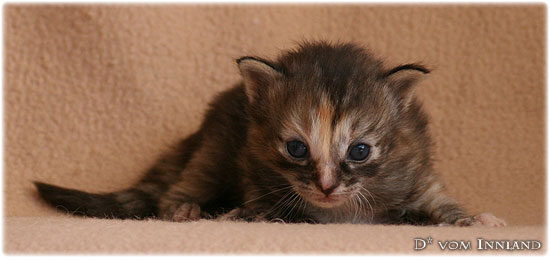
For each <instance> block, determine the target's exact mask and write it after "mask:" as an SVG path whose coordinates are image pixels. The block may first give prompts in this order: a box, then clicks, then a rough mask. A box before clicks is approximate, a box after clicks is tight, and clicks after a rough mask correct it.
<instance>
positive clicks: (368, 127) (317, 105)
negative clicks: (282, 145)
mask: <svg viewBox="0 0 550 258" xmlns="http://www.w3.org/2000/svg"><path fill="white" fill-rule="evenodd" d="M295 103H297V105H295V106H293V107H290V108H289V110H291V112H289V113H288V114H287V116H286V118H285V121H284V123H283V124H284V125H283V128H282V134H283V137H284V138H286V139H287V140H288V139H291V138H301V139H302V140H304V141H306V142H307V143H308V145H309V147H310V151H311V155H312V158H313V159H315V160H317V161H319V162H324V161H327V162H328V160H329V159H333V158H334V157H333V156H334V155H337V156H340V157H341V156H343V155H345V153H346V152H347V148H348V147H349V145H350V144H351V143H353V142H354V141H360V142H365V143H368V144H375V143H376V141H377V140H378V136H377V135H376V134H374V133H372V131H373V126H375V125H376V121H375V120H372V119H369V118H370V116H368V115H366V114H365V112H362V111H361V110H359V109H354V110H346V109H342V108H338V106H337V103H334V102H333V101H331V98H330V97H329V96H328V95H327V94H321V95H319V96H316V99H315V100H313V99H308V98H303V99H302V100H301V101H300V102H299V104H298V102H295ZM373 117H374V116H373Z"/></svg>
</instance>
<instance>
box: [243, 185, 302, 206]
mask: <svg viewBox="0 0 550 258" xmlns="http://www.w3.org/2000/svg"><path fill="white" fill-rule="evenodd" d="M291 187H292V185H289V186H287V187H283V188H280V189H277V190H274V191H271V192H269V193H266V194H264V195H262V196H260V197H257V198H254V199H252V200H248V201H246V202H244V203H243V205H244V204H247V203H250V202H253V201H256V200H258V199H261V198H263V197H265V196H267V195H270V194H274V193H276V192H280V191H282V190H286V189H289V188H291Z"/></svg>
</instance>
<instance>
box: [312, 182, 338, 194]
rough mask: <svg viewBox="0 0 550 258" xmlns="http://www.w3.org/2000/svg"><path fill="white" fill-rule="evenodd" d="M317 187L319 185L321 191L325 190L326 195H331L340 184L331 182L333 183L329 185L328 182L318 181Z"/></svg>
mask: <svg viewBox="0 0 550 258" xmlns="http://www.w3.org/2000/svg"><path fill="white" fill-rule="evenodd" d="M317 187H318V188H319V190H321V192H323V193H324V194H325V195H326V196H329V195H330V194H331V193H332V192H334V189H336V187H338V184H336V183H333V184H331V185H328V184H322V183H317Z"/></svg>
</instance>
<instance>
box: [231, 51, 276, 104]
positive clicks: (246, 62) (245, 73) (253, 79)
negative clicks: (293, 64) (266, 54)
mask: <svg viewBox="0 0 550 258" xmlns="http://www.w3.org/2000/svg"><path fill="white" fill-rule="evenodd" d="M237 65H238V66H239V70H240V71H241V75H242V77H243V82H244V87H245V90H246V95H247V96H248V100H249V101H250V102H251V103H252V101H253V100H254V99H255V98H257V97H258V95H259V93H260V92H261V91H263V90H265V89H266V87H268V86H269V85H270V84H273V83H274V82H275V80H276V79H277V78H278V77H280V76H282V74H281V73H280V72H279V71H277V69H275V68H274V67H273V66H272V65H271V64H269V63H268V62H267V61H265V60H262V59H259V58H256V57H250V56H245V57H241V58H239V59H237Z"/></svg>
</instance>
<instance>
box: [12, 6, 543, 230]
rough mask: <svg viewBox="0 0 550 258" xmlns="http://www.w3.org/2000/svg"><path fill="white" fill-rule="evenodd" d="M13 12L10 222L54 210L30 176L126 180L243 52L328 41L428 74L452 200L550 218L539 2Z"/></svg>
mask: <svg viewBox="0 0 550 258" xmlns="http://www.w3.org/2000/svg"><path fill="white" fill-rule="evenodd" d="M4 15H5V16H4V19H5V20H4V44H5V45H4V46H5V48H4V67H5V70H4V119H5V123H4V126H5V127H4V128H5V138H4V140H5V146H4V155H5V156H4V161H5V162H4V196H5V197H4V198H5V210H4V211H5V215H6V216H38V215H53V214H55V212H54V211H53V210H52V209H48V208H47V207H46V206H45V205H43V204H42V203H40V202H39V201H38V200H37V199H36V198H35V196H34V195H33V191H34V189H33V187H32V185H31V180H41V181H45V182H49V183H54V184H58V185H62V186H67V187H75V188H79V189H83V190H88V191H111V190H116V189H120V188H123V187H126V186H129V185H130V184H131V183H132V182H134V181H135V180H137V179H138V178H139V177H140V175H141V173H142V171H143V170H144V169H146V168H147V167H148V166H149V165H151V164H152V163H153V162H154V160H155V159H156V158H157V157H158V156H159V155H160V154H161V153H162V151H164V150H165V149H166V148H167V147H168V146H169V145H170V144H171V143H174V142H175V141H176V140H177V139H179V138H181V137H184V136H186V135H188V134H190V133H191V132H193V131H194V130H196V129H197V128H198V126H199V123H200V120H201V117H202V115H203V114H204V110H205V107H206V105H207V102H208V101H209V100H210V99H212V97H213V96H214V94H216V93H218V92H220V91H222V90H224V89H227V88H229V87H231V86H232V85H233V84H234V83H235V82H237V81H238V80H239V75H238V71H237V68H236V66H235V63H234V59H235V58H238V57H240V56H242V55H260V56H264V57H274V56H275V55H276V54H277V53H278V52H279V51H280V50H281V49H286V48H289V47H293V46H295V43H294V42H296V41H300V40H302V39H328V40H333V41H337V40H339V41H355V42H359V43H362V44H365V45H368V46H369V47H370V49H371V50H372V51H373V52H375V53H376V54H377V55H378V56H379V57H382V58H384V59H385V60H386V62H387V64H388V65H396V64H401V63H405V62H413V61H421V62H422V63H424V64H426V65H428V66H429V67H431V68H434V72H433V73H432V74H430V75H429V76H428V78H427V79H426V80H425V81H423V82H422V85H421V86H420V87H419V88H418V91H417V92H418V95H419V97H420V99H421V100H422V101H423V102H424V104H425V107H426V109H427V111H428V113H429V114H430V116H431V118H432V124H431V131H432V134H433V136H434V138H435V141H436V143H437V145H436V149H435V151H436V156H435V159H436V163H435V167H436V169H437V171H439V173H440V174H441V175H442V178H443V180H444V181H445V182H446V184H447V187H448V192H449V194H450V195H452V196H454V197H456V198H457V199H458V200H459V201H460V202H461V203H463V204H464V205H465V206H466V208H467V209H468V210H470V211H471V212H473V213H477V212H486V211H488V212H493V213H494V214H495V215H497V216H499V217H502V218H504V219H506V220H507V221H508V222H509V224H514V225H531V224H542V223H543V221H544V212H545V208H544V206H545V181H546V179H545V170H544V157H543V156H544V155H543V154H544V117H543V114H544V94H545V90H544V86H545V77H544V70H545V59H544V55H545V49H544V46H545V26H544V24H545V15H546V14H545V7H544V6H543V5H523V6H512V5H507V6H496V5H486V6H479V5H469V6H450V5H427V6H426V5H425V6H420V5H406V6H398V5H329V6H327V5H324V6H320V5H296V6H290V5H275V6H271V5H198V6H197V5H195V6H193V5H154V6H145V5H144V6H117V5H105V6H85V7H79V6H63V7H59V6H47V7H45V6H33V5H21V6H17V5H7V6H6V7H5V8H4ZM213 162H215V161H213Z"/></svg>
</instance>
